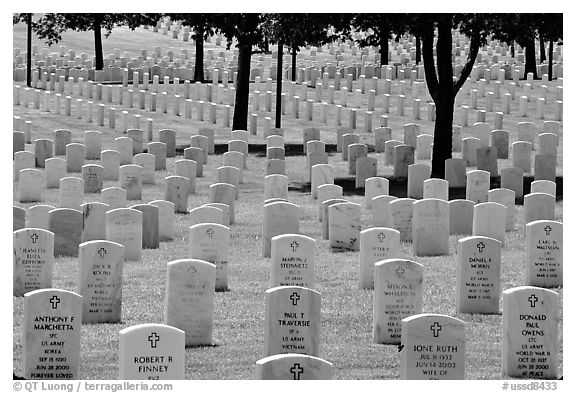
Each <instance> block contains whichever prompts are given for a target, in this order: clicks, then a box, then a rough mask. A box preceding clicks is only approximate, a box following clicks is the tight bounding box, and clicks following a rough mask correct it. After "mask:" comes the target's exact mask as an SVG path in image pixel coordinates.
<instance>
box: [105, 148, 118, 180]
mask: <svg viewBox="0 0 576 393" xmlns="http://www.w3.org/2000/svg"><path fill="white" fill-rule="evenodd" d="M100 165H101V166H102V168H103V173H102V177H103V179H104V180H113V181H116V180H118V174H119V170H120V152H118V151H116V150H103V151H102V152H101V153H100Z"/></svg>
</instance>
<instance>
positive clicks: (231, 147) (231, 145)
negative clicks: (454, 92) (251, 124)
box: [228, 139, 248, 169]
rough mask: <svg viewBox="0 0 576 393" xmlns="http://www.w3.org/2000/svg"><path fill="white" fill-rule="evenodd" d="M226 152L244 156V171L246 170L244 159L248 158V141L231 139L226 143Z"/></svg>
mask: <svg viewBox="0 0 576 393" xmlns="http://www.w3.org/2000/svg"><path fill="white" fill-rule="evenodd" d="M228 151H229V152H232V151H236V152H239V153H242V154H243V155H244V169H246V158H247V157H248V141H243V140H239V139H232V140H230V141H228Z"/></svg>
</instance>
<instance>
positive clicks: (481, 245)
mask: <svg viewBox="0 0 576 393" xmlns="http://www.w3.org/2000/svg"><path fill="white" fill-rule="evenodd" d="M476 247H478V251H479V252H482V251H484V249H485V248H486V246H485V245H484V242H480V243H478V244H476Z"/></svg>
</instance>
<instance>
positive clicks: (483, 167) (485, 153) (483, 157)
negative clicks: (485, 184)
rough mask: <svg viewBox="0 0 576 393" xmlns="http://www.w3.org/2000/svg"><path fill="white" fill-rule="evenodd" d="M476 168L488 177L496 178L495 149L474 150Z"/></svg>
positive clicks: (496, 159) (481, 148) (496, 162)
mask: <svg viewBox="0 0 576 393" xmlns="http://www.w3.org/2000/svg"><path fill="white" fill-rule="evenodd" d="M476 166H477V168H478V170H479V171H486V172H488V173H490V176H492V177H496V176H498V157H497V152H496V148H495V147H479V148H478V149H476Z"/></svg>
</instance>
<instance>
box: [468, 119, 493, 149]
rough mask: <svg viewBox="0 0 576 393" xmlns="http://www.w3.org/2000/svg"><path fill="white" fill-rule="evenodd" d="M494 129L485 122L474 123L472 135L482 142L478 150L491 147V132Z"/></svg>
mask: <svg viewBox="0 0 576 393" xmlns="http://www.w3.org/2000/svg"><path fill="white" fill-rule="evenodd" d="M491 131H492V127H491V126H490V124H487V123H484V122H478V123H474V124H473V125H472V133H473V134H474V137H475V138H477V139H479V140H480V144H479V145H478V148H481V147H488V146H490V132H491Z"/></svg>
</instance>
